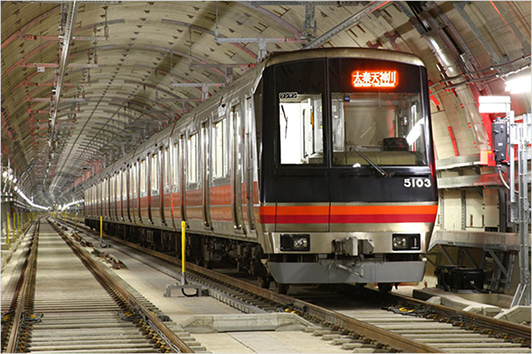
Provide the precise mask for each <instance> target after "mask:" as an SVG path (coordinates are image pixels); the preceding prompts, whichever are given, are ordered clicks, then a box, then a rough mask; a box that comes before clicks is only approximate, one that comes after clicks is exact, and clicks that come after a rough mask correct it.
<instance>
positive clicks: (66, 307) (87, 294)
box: [2, 220, 193, 353]
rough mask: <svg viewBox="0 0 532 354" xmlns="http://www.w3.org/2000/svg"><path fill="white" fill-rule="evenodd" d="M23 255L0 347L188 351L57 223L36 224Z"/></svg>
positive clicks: (12, 349)
mask: <svg viewBox="0 0 532 354" xmlns="http://www.w3.org/2000/svg"><path fill="white" fill-rule="evenodd" d="M38 223H40V220H39V221H38ZM26 255H27V259H26V261H25V262H24V266H23V267H22V276H21V278H20V280H19V281H18V283H17V286H16V289H15V291H14V292H13V298H12V301H10V303H9V308H6V309H4V308H2V313H3V316H2V352H9V353H13V352H69V353H70V352H84V353H151V352H193V350H192V349H191V348H190V347H189V346H188V345H187V344H186V343H185V342H183V341H181V340H180V339H179V338H178V337H177V336H176V335H175V333H174V332H173V331H171V330H170V329H169V328H168V327H167V326H166V324H164V323H163V322H162V321H161V319H159V318H158V317H157V316H156V315H155V313H154V312H153V309H150V308H149V307H148V306H150V304H147V303H146V302H145V301H144V302H143V301H140V300H138V299H136V298H135V297H134V296H133V295H132V294H131V293H130V292H128V291H127V289H126V288H125V287H124V286H123V285H122V284H119V282H117V281H116V280H114V279H113V278H112V277H111V275H110V273H109V272H108V271H107V270H105V269H104V268H105V267H104V266H102V265H101V264H99V263H98V262H96V261H94V260H92V259H91V257H90V256H89V255H87V254H86V252H83V251H81V250H80V248H79V247H78V246H77V245H75V244H74V242H72V240H71V239H70V238H69V237H68V236H67V235H66V234H65V233H64V232H62V231H61V230H60V229H59V228H58V227H57V226H55V225H53V224H51V223H50V224H43V225H42V226H40V225H39V224H38V225H37V226H36V228H35V230H34V233H33V235H32V240H31V244H30V247H29V250H28V251H27V252H26Z"/></svg>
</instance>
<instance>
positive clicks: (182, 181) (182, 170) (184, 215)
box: [177, 134, 187, 225]
mask: <svg viewBox="0 0 532 354" xmlns="http://www.w3.org/2000/svg"><path fill="white" fill-rule="evenodd" d="M186 146H187V144H186V140H185V135H184V134H182V135H181V136H180V137H179V155H178V161H179V162H178V165H179V166H178V168H179V170H178V171H177V172H178V176H179V178H178V180H179V182H178V188H179V191H180V193H179V197H180V198H179V205H180V209H181V215H180V217H181V220H180V221H186V220H187V211H186V209H185V207H186V200H185V199H186V198H185V186H186V184H187V181H186V175H185V173H186V170H185V156H186ZM180 224H181V222H179V223H178V225H180Z"/></svg>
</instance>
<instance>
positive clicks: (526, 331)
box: [78, 225, 531, 352]
mask: <svg viewBox="0 0 532 354" xmlns="http://www.w3.org/2000/svg"><path fill="white" fill-rule="evenodd" d="M78 227H79V225H78ZM80 228H81V229H84V230H86V231H87V232H91V233H92V232H93V230H92V229H90V228H89V227H86V226H84V225H81V227H80ZM105 237H107V238H109V239H112V240H113V241H116V242H118V243H120V244H123V245H126V246H128V247H132V248H134V249H136V250H139V251H141V252H144V253H146V254H148V255H150V256H153V257H155V258H158V259H161V260H164V261H167V262H170V263H172V264H175V265H176V266H180V265H181V262H180V260H179V259H177V258H176V257H175V256H169V255H166V254H162V253H159V252H156V251H153V250H148V249H146V248H144V247H141V246H139V245H137V244H134V243H131V242H128V241H124V240H121V239H119V238H116V237H114V236H110V235H105ZM187 268H188V269H189V270H190V271H192V272H196V273H198V274H201V275H202V276H205V277H208V278H212V279H213V280H215V281H220V282H225V283H227V284H231V285H234V286H236V287H240V288H242V289H244V290H245V291H248V292H250V293H252V294H254V295H257V296H260V297H262V298H265V299H268V300H270V301H273V302H276V303H279V304H282V305H287V304H291V307H292V308H293V309H295V310H298V312H300V313H302V314H304V315H308V316H312V317H314V318H318V319H320V320H321V321H324V322H326V323H328V324H330V325H331V326H333V327H341V328H343V329H346V330H349V331H352V332H354V333H356V334H360V335H363V336H365V337H367V338H370V339H374V340H377V341H378V342H380V343H381V344H388V341H389V340H390V339H391V341H394V340H397V341H403V340H404V338H403V337H402V336H399V335H395V336H397V337H399V338H396V337H394V338H392V335H394V334H392V333H390V332H388V331H386V330H383V329H380V328H378V327H376V326H372V325H369V324H367V323H365V322H361V321H358V320H355V319H353V318H351V317H347V316H344V315H342V314H338V313H336V312H334V311H330V310H324V309H322V308H320V307H319V306H316V305H313V304H309V303H307V302H304V301H302V300H297V299H294V298H292V297H290V296H286V295H282V294H277V293H276V292H273V291H270V290H267V289H263V288H260V287H258V286H256V285H253V284H250V283H248V282H246V281H243V280H239V279H235V278H233V277H231V276H228V275H224V274H221V273H217V272H215V271H212V270H208V269H205V268H203V267H200V266H198V265H196V264H193V263H187ZM348 287H349V286H348V285H346V291H349V292H350V293H352V291H353V290H352V288H351V287H349V288H348ZM356 291H357V294H362V295H361V296H362V297H365V298H374V297H375V292H374V291H373V290H370V289H357V290H356ZM386 297H387V299H390V300H391V301H390V302H393V303H397V304H403V305H404V306H407V307H423V308H425V309H427V310H429V311H430V312H431V313H432V314H434V315H435V318H436V319H439V320H443V319H451V321H450V322H453V323H456V324H458V325H460V326H463V327H464V328H467V329H473V330H475V331H476V332H489V333H490V334H494V335H499V334H500V335H504V336H505V337H506V336H510V337H514V338H515V339H517V340H518V341H519V342H521V343H523V344H525V345H527V346H530V341H531V340H530V338H531V328H530V327H529V326H525V325H520V324H516V323H512V322H509V321H504V320H499V319H494V318H491V317H487V316H483V315H479V314H475V313H471V312H466V311H462V310H457V309H454V308H450V307H447V306H443V305H436V304H432V303H427V302H424V301H422V300H418V299H413V298H410V297H407V296H404V295H400V294H388V295H386ZM381 298H383V299H384V297H381ZM375 329H377V331H375V332H373V331H374V330H375ZM372 335H375V337H372ZM381 336H383V337H384V339H382V340H381ZM409 341H410V340H408V339H407V342H406V343H403V344H400V345H401V346H404V349H402V348H399V346H398V345H395V344H390V346H394V347H395V348H398V349H402V350H404V351H406V352H415V349H416V348H415V347H411V346H410V344H409V343H408V342H409ZM422 345H424V346H425V347H428V348H422V347H419V346H418V347H417V349H420V350H419V351H421V352H430V351H431V350H432V351H436V352H442V349H440V348H436V347H432V346H426V345H425V344H422ZM419 351H418V352H419Z"/></svg>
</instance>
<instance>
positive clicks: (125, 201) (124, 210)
mask: <svg viewBox="0 0 532 354" xmlns="http://www.w3.org/2000/svg"><path fill="white" fill-rule="evenodd" d="M120 178H121V179H122V190H121V191H120V192H121V193H122V208H121V214H120V217H121V218H122V221H126V219H128V215H127V211H128V203H129V200H128V194H127V168H125V169H123V170H122V171H121V172H120Z"/></svg>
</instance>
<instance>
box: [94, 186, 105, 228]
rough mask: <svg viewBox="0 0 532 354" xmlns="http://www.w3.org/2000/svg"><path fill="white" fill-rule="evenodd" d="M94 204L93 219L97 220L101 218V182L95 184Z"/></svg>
mask: <svg viewBox="0 0 532 354" xmlns="http://www.w3.org/2000/svg"><path fill="white" fill-rule="evenodd" d="M95 188H96V196H95V197H96V203H95V204H94V217H95V218H96V219H99V218H100V216H102V203H103V200H102V182H101V181H99V182H97V183H96V186H95Z"/></svg>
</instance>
